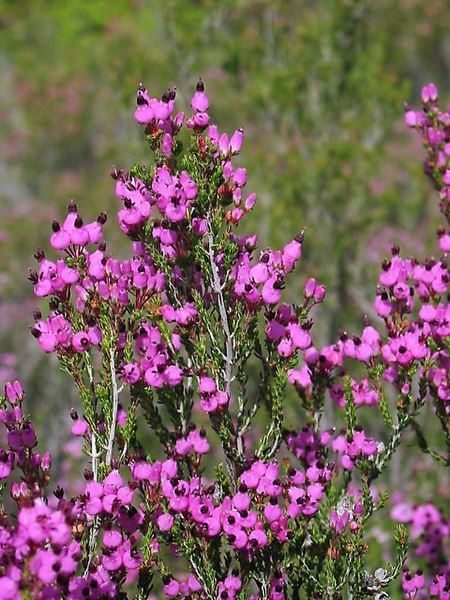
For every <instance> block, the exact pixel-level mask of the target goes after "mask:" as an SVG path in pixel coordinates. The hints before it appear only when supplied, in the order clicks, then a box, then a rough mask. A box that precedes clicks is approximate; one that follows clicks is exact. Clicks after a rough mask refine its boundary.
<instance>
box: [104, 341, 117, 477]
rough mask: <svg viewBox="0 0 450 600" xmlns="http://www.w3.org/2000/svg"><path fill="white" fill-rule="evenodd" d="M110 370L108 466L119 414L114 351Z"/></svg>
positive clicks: (111, 355) (110, 359)
mask: <svg viewBox="0 0 450 600" xmlns="http://www.w3.org/2000/svg"><path fill="white" fill-rule="evenodd" d="M109 368H110V376H111V393H112V417H111V427H110V429H109V438H108V447H107V450H106V465H107V466H108V467H109V466H111V461H112V454H113V446H114V437H115V435H116V424H117V412H118V409H119V390H118V388H117V380H116V367H115V364H114V350H113V349H111V351H110V355H109Z"/></svg>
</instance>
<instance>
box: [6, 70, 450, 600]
mask: <svg viewBox="0 0 450 600" xmlns="http://www.w3.org/2000/svg"><path fill="white" fill-rule="evenodd" d="M175 96H176V94H175V91H174V90H173V89H169V90H168V91H167V92H165V93H164V94H163V96H162V97H161V98H159V97H154V96H152V95H151V94H150V93H149V92H148V91H147V89H146V88H145V87H144V86H143V85H140V86H139V89H138V92H137V107H136V110H135V113H134V116H135V120H136V121H137V123H138V124H139V125H140V126H141V127H142V130H143V134H144V137H145V140H146V142H147V145H148V147H149V149H150V150H151V151H152V153H153V160H152V162H151V163H150V164H137V165H135V166H133V167H132V168H131V169H130V170H129V171H128V172H127V171H124V170H122V169H120V168H116V167H115V168H113V170H112V177H113V180H114V182H115V193H116V196H117V199H118V201H119V203H120V209H119V211H118V222H119V228H120V230H121V231H122V233H123V234H124V235H125V236H126V237H127V238H128V240H129V243H130V246H131V250H130V255H129V257H128V258H119V257H116V256H114V255H113V254H111V252H110V249H109V247H108V246H107V245H106V243H105V242H104V240H103V229H104V226H105V224H106V222H107V215H106V214H105V213H103V212H102V213H100V214H99V215H98V217H97V219H95V220H93V221H85V220H83V217H82V216H81V214H80V212H82V213H83V214H85V213H86V212H87V210H86V209H85V210H83V211H80V212H79V210H78V207H77V205H76V204H75V203H74V202H73V201H71V202H70V203H69V205H68V211H67V215H66V216H65V217H64V220H63V221H53V223H52V233H51V237H50V246H51V250H47V249H46V250H45V251H43V250H38V251H37V252H36V255H35V258H36V260H37V268H36V270H32V271H31V272H30V280H31V282H32V284H33V289H34V294H35V296H36V297H38V298H46V299H48V309H44V308H43V307H42V308H41V310H38V311H36V313H35V315H34V320H35V322H34V325H33V327H32V328H31V333H32V335H33V336H34V338H35V339H36V342H37V344H38V345H39V347H40V348H41V349H42V350H43V351H44V352H46V353H51V354H55V355H56V357H57V359H58V361H59V363H60V365H61V367H62V368H63V369H64V371H66V373H67V374H68V376H69V377H71V378H72V379H73V381H74V384H75V386H76V389H77V392H78V402H77V406H75V407H74V408H73V410H72V411H71V413H70V418H71V419H72V434H73V436H74V437H75V438H78V439H80V440H82V443H83V450H84V454H85V456H86V457H87V460H88V467H87V468H86V469H85V471H84V473H82V472H80V473H79V475H78V477H77V478H76V480H77V481H76V483H78V486H79V487H80V489H79V490H77V491H74V492H73V494H72V493H68V492H67V490H66V489H64V488H63V487H61V486H57V480H53V479H51V476H50V470H51V458H50V455H49V453H48V452H46V451H45V448H42V450H41V448H39V450H38V449H37V439H36V432H35V429H34V426H33V424H32V423H31V421H30V419H29V418H28V417H27V415H26V413H25V412H24V406H23V400H24V393H23V390H22V386H21V384H20V383H19V382H18V381H13V382H10V383H7V384H6V386H5V395H4V397H3V398H2V410H1V413H0V415H1V419H0V420H1V422H2V424H3V426H4V427H3V429H4V431H5V433H6V436H5V444H4V449H2V450H1V455H0V478H1V479H2V480H3V484H4V485H3V491H4V492H5V494H4V504H5V506H4V509H3V510H2V512H1V517H0V532H1V538H0V539H1V544H0V553H1V562H0V564H1V567H0V569H1V570H0V591H1V594H2V597H4V598H10V599H13V598H39V599H40V598H43V599H44V598H68V599H69V598H70V599H72V598H73V599H81V598H122V597H123V598H127V597H131V598H142V599H144V598H149V597H152V594H156V595H157V597H172V598H221V599H226V598H229V599H232V598H241V599H243V598H249V599H250V598H253V599H257V598H261V599H265V598H270V599H272V600H278V599H282V598H293V599H294V598H297V599H298V598H305V599H306V598H308V599H309V598H317V599H319V598H324V599H331V598H333V599H339V598H371V597H373V598H378V599H382V598H389V597H401V596H399V594H401V595H403V597H405V598H408V599H410V600H413V599H415V598H421V597H435V598H441V599H445V598H449V597H450V570H449V568H450V563H449V555H448V540H449V521H448V517H447V516H446V515H445V514H444V513H443V512H442V511H441V510H440V508H439V502H438V501H437V500H438V499H436V502H434V501H433V502H430V501H419V502H417V499H416V498H409V497H408V496H407V495H406V494H405V493H404V492H405V490H402V489H397V488H396V485H395V481H392V477H391V478H389V473H390V470H391V469H392V464H393V460H394V459H395V456H396V454H397V452H398V450H399V448H400V447H401V446H402V445H403V444H405V437H406V436H407V435H410V434H411V433H413V435H414V436H415V439H416V441H417V443H416V446H414V452H415V453H416V454H417V455H418V454H419V451H422V453H424V454H425V455H427V457H428V459H429V460H432V461H434V462H435V463H436V466H437V467H438V468H439V469H440V470H441V471H442V472H443V473H444V469H445V467H448V466H449V463H450V431H449V418H448V415H449V402H450V389H449V377H448V373H449V340H450V314H449V309H448V295H447V294H448V284H449V271H448V267H447V262H446V258H447V254H448V252H449V250H450V231H449V218H450V208H449V207H450V112H449V110H448V109H447V110H446V109H441V107H440V105H439V101H438V95H437V90H436V88H435V86H434V85H432V84H430V85H428V86H426V87H425V88H423V90H422V101H423V110H422V111H414V110H410V109H407V111H406V123H407V124H408V125H409V126H410V127H412V128H414V129H416V130H417V131H418V132H419V134H420V135H421V136H422V137H423V140H424V145H425V150H426V161H425V172H426V174H427V175H428V176H429V177H430V178H431V179H432V181H433V183H434V185H435V187H436V188H437V191H438V195H439V208H440V213H441V216H442V220H443V227H442V228H441V229H440V230H439V231H438V248H437V252H438V254H436V257H429V258H409V257H403V256H402V254H401V252H400V249H399V247H398V246H394V247H393V248H392V249H391V257H390V258H389V259H387V260H385V261H384V262H383V264H382V269H381V273H380V276H379V281H378V285H376V286H374V287H375V288H376V289H375V301H374V310H375V312H376V315H377V319H376V320H373V322H370V321H369V320H368V319H366V321H365V322H364V323H361V327H360V330H359V331H358V332H341V333H340V335H338V336H337V338H336V339H335V340H333V342H332V343H331V344H330V345H327V346H323V345H321V344H320V343H319V341H316V340H315V323H314V322H315V321H318V320H320V306H319V305H321V304H322V303H323V302H326V290H325V286H324V285H323V284H321V282H320V281H319V280H317V279H316V278H311V277H304V276H302V270H301V257H302V251H303V246H304V244H306V243H307V235H306V238H305V232H304V231H303V230H302V228H301V224H298V233H297V235H296V236H295V237H294V238H293V239H291V240H289V241H287V242H286V243H285V245H284V246H283V247H282V248H281V249H276V250H273V249H271V248H263V247H260V244H259V240H258V236H257V235H252V234H247V233H246V234H239V229H238V226H239V224H240V222H241V221H242V219H244V218H245V217H246V216H247V215H248V214H249V213H250V212H251V211H252V209H253V207H254V205H255V203H256V201H257V197H256V194H255V193H253V192H250V193H248V192H247V191H246V183H247V171H246V169H245V168H244V167H242V166H240V165H239V163H238V155H239V152H240V150H241V147H242V144H243V142H244V132H243V131H242V130H241V129H238V130H236V131H235V132H234V133H233V134H232V135H230V136H229V135H227V134H226V133H223V132H221V131H220V130H219V129H218V127H217V125H215V124H213V123H212V122H211V119H210V114H209V99H208V96H207V93H206V91H205V88H204V84H203V82H202V81H201V80H200V81H199V82H198V83H197V86H196V91H195V93H194V95H193V96H192V99H191V102H190V111H189V114H188V115H185V114H184V113H183V112H176V110H175ZM319 201H320V199H318V202H319ZM349 235H350V233H349ZM298 264H299V267H298V268H297V274H294V271H295V269H296V267H297V265H298ZM289 280H290V282H292V284H293V290H294V291H293V292H291V294H292V295H293V296H294V297H295V299H296V300H295V302H293V303H288V302H287V301H286V299H285V298H284V297H283V296H284V294H285V292H284V290H285V288H286V286H287V285H288V282H289ZM288 397H290V398H292V401H290V402H287V398H288ZM332 407H334V409H332ZM367 415H370V418H369V419H368V418H367ZM424 418H425V419H426V421H428V423H429V426H428V427H426V428H424V427H423V426H422V425H423V420H424ZM431 423H432V424H431ZM370 424H376V429H377V432H376V435H375V433H374V432H372V431H371V426H370ZM430 428H431V430H432V431H433V432H435V433H436V432H438V434H436V435H433V437H432V439H431V440H430V439H429V437H428V432H429V431H430ZM68 450H69V452H70V448H69V449H68ZM74 451H75V450H74ZM412 451H413V448H411V453H412ZM416 451H417V452H416ZM388 508H389V510H387V509H388ZM388 513H390V516H387V514H388ZM380 515H382V517H381V522H382V521H383V520H385V519H388V518H389V519H393V520H394V521H396V522H398V526H397V528H396V530H395V535H392V539H389V555H388V557H387V558H386V557H384V556H382V555H381V554H380V553H377V552H376V551H375V546H376V541H375V540H374V536H373V523H379V522H380V518H379V516H380ZM392 529H393V528H392V527H390V528H389V529H388V531H390V532H392Z"/></svg>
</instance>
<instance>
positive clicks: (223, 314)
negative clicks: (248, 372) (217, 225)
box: [208, 225, 233, 396]
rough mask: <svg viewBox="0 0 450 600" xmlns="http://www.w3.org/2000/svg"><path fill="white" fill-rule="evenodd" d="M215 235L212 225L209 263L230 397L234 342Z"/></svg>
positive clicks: (226, 390)
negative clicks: (214, 247) (216, 260)
mask: <svg viewBox="0 0 450 600" xmlns="http://www.w3.org/2000/svg"><path fill="white" fill-rule="evenodd" d="M213 243H214V239H213V235H212V231H211V225H209V229H208V252H209V261H210V264H211V273H212V286H213V290H214V292H215V293H216V294H217V301H218V304H219V314H220V320H221V323H222V327H223V333H224V338H225V352H226V355H225V363H226V368H225V392H226V393H227V394H228V396H229V395H230V389H231V382H232V381H233V340H232V336H231V331H230V326H229V323H228V317H227V311H226V308H225V302H224V299H223V294H222V286H221V284H220V277H219V270H218V268H217V265H216V263H215V261H214V250H213Z"/></svg>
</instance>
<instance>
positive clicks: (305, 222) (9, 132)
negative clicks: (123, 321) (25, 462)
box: [0, 0, 450, 479]
mask: <svg viewBox="0 0 450 600" xmlns="http://www.w3.org/2000/svg"><path fill="white" fill-rule="evenodd" d="M449 31H450V5H449V3H448V0H427V1H426V2H424V1H423V0H291V1H286V0H285V1H283V0H278V1H277V0H242V1H239V0H238V1H234V2H232V1H229V0H218V1H213V0H209V1H208V0H195V1H187V0H166V1H164V0H162V1H159V2H156V1H148V2H145V1H139V0H136V1H129V2H126V1H120V0H114V1H111V0H109V1H107V0H90V1H89V2H87V1H81V0H80V1H75V0H65V1H64V2H59V1H54V2H51V1H48V0H46V1H44V0H35V1H29V2H25V1H21V0H15V1H6V0H0V297H1V301H0V379H2V380H5V379H9V378H11V377H13V376H15V375H16V374H17V375H20V377H21V378H22V379H23V380H24V382H25V384H26V385H27V389H28V393H29V396H30V397H31V398H32V405H31V409H32V411H33V413H34V414H35V415H37V417H38V421H40V422H41V423H45V426H44V431H49V432H50V435H49V436H48V437H47V440H46V441H48V443H49V446H50V450H52V451H53V452H54V453H56V456H57V457H58V454H59V452H60V448H61V443H62V440H64V439H65V438H67V436H68V433H67V426H68V425H67V412H68V410H64V409H63V410H61V407H62V406H67V408H69V407H70V405H71V404H73V403H75V398H74V396H73V391H71V388H70V385H69V382H68V381H67V379H66V378H65V377H63V376H61V375H60V374H59V373H58V369H57V366H56V361H54V360H52V359H51V358H48V357H45V356H43V355H42V353H40V351H39V350H38V348H37V345H36V344H35V343H34V340H33V339H32V338H31V336H30V334H29V331H28V325H29V324H30V323H31V322H32V311H33V309H34V307H35V304H36V303H35V301H34V299H33V295H32V290H31V285H30V284H29V283H28V282H27V268H28V267H29V266H33V259H32V255H33V253H34V251H35V249H36V248H37V247H43V248H48V247H49V246H48V235H49V232H50V226H49V221H50V220H51V219H52V218H62V217H63V215H64V213H65V207H66V203H67V201H68V199H70V198H74V199H75V200H76V201H77V203H78V205H79V208H80V211H81V212H82V214H83V216H85V218H89V219H93V218H95V216H96V214H97V212H98V211H99V210H103V209H104V210H107V211H108V212H109V214H110V222H109V223H108V226H107V236H108V239H109V240H110V241H111V243H110V244H109V247H110V249H111V247H113V246H114V247H115V249H116V250H117V251H118V252H122V251H123V250H124V248H125V247H126V244H127V242H126V240H125V239H124V238H123V237H122V236H121V235H120V233H118V228H117V227H116V223H115V213H116V211H117V209H118V201H117V200H116V198H115V197H114V194H113V182H112V180H111V179H110V177H109V173H110V170H111V166H112V165H113V164H115V165H117V166H119V167H121V168H128V167H130V165H131V164H133V163H135V162H138V161H144V162H148V160H149V158H150V157H149V155H148V151H147V148H146V146H145V144H144V142H143V139H142V137H141V132H140V130H139V127H138V126H137V125H136V124H135V123H134V120H133V109H134V97H135V90H136V87H137V84H138V83H139V81H143V82H144V83H145V84H146V86H147V87H148V88H149V90H150V91H151V93H154V94H156V95H158V94H162V93H163V92H164V91H165V89H166V88H167V87H168V86H173V85H175V86H176V87H177V90H178V92H177V97H178V106H179V108H182V109H187V107H188V102H189V98H190V94H191V92H192V90H193V88H194V85H195V83H196V81H197V78H198V76H201V77H202V78H203V80H204V81H205V83H206V87H207V91H208V93H209V97H210V101H211V103H212V110H211V113H212V115H213V118H214V119H215V120H216V121H217V122H218V123H219V126H220V128H221V129H222V130H225V131H228V132H229V133H231V132H232V131H234V129H236V128H238V127H240V126H242V127H244V130H245V133H246V143H245V147H244V150H243V152H242V164H245V166H246V167H247V168H248V170H249V184H248V187H249V188H251V190H252V191H256V192H257V193H258V196H259V203H258V204H257V207H256V208H255V210H254V212H253V214H252V216H251V217H249V218H248V219H247V222H246V223H245V225H244V227H245V229H246V230H247V231H257V232H258V233H259V234H260V237H261V239H262V242H263V245H266V244H274V245H276V246H280V245H282V244H283V243H284V242H285V241H287V240H289V239H291V238H292V237H293V236H294V235H296V234H297V233H298V232H299V230H300V229H301V228H302V227H305V228H306V242H305V253H304V260H303V261H302V262H301V267H300V268H299V269H298V274H297V278H296V280H295V281H294V284H293V287H292V288H291V290H290V291H289V292H288V296H289V295H290V298H291V299H295V297H296V295H297V294H298V293H299V292H300V290H301V285H302V283H303V282H304V281H305V279H306V278H308V277H311V276H315V277H316V278H317V279H319V280H320V281H321V282H323V283H325V284H326V285H327V287H328V296H327V301H326V303H325V305H324V307H323V308H322V309H321V312H320V317H319V318H318V323H317V325H316V326H315V328H316V329H315V330H316V339H318V341H319V342H321V343H327V342H330V341H332V340H333V339H334V338H335V336H336V334H337V332H338V330H339V329H340V328H347V329H348V330H350V331H351V330H357V329H359V327H360V324H361V322H362V318H363V316H364V314H368V315H369V316H373V309H372V301H373V296H374V291H375V287H376V275H377V269H378V266H379V263H380V262H381V260H382V258H383V257H384V256H386V255H388V254H389V247H390V245H391V244H392V243H394V242H399V243H400V245H401V247H402V249H403V250H404V251H405V253H406V254H409V253H412V252H416V253H418V254H419V255H423V254H424V253H425V252H426V250H428V249H429V248H432V247H433V246H432V243H433V240H434V233H433V232H434V229H435V225H436V224H437V221H438V217H437V215H438V211H437V202H436V197H435V194H434V193H433V190H432V189H431V186H430V185H429V184H428V182H427V181H426V180H425V178H424V176H423V175H422V167H421V161H422V156H423V154H422V150H421V145H420V142H419V141H418V139H417V136H415V135H414V134H412V133H411V132H409V131H408V130H407V128H406V127H405V125H404V124H403V107H404V103H405V102H410V103H414V104H418V102H419V92H420V88H421V86H422V85H423V84H425V83H428V82H429V81H434V82H436V83H437V84H438V85H439V89H440V92H441V96H442V97H445V98H448V99H449V100H450V78H449V74H450V73H449V72H450V37H449ZM29 406H30V404H29ZM56 407H57V409H55V408H56ZM57 462H58V461H57ZM394 467H395V469H396V470H395V471H394V473H393V478H394V479H395V478H399V477H401V476H402V468H401V463H398V464H397V466H395V464H394Z"/></svg>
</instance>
